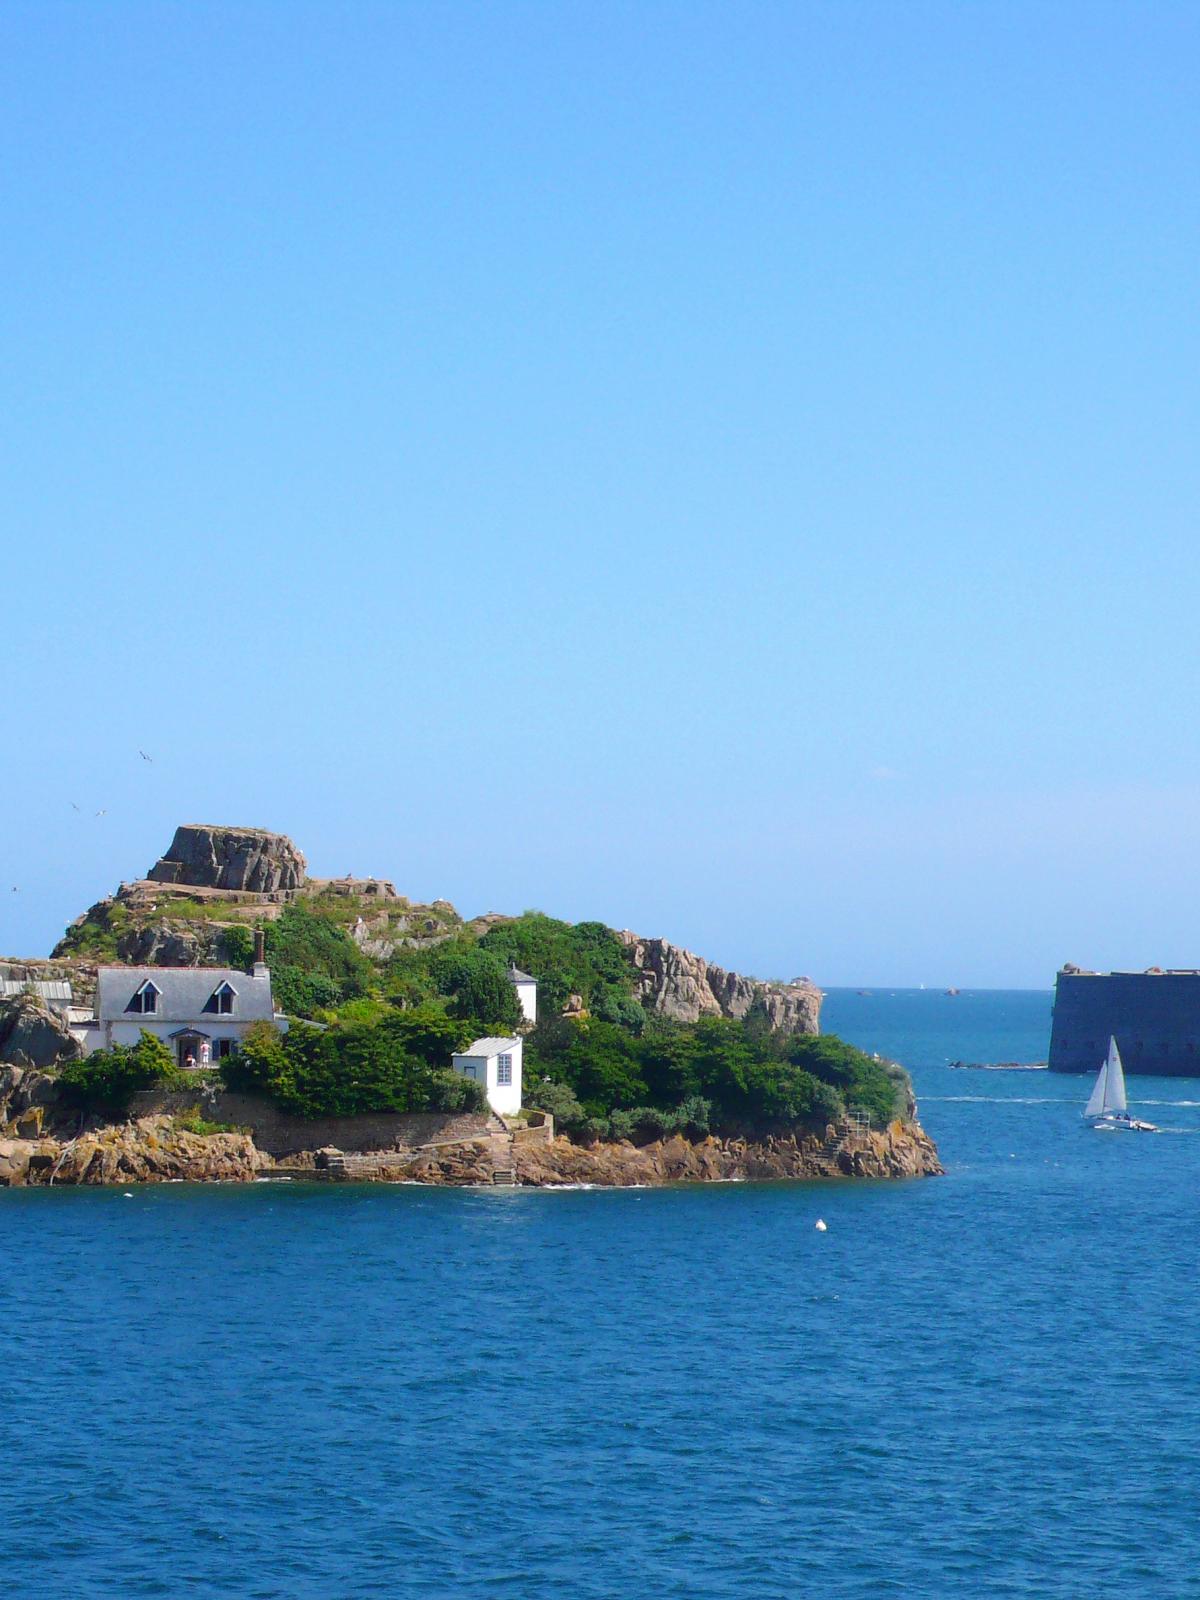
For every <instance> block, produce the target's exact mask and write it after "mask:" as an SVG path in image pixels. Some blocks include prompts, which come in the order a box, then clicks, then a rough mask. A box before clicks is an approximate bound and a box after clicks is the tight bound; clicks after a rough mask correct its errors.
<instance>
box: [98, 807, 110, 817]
mask: <svg viewBox="0 0 1200 1600" xmlns="http://www.w3.org/2000/svg"><path fill="white" fill-rule="evenodd" d="M96 815H97V816H98V817H106V816H107V815H108V807H107V806H105V808H104V810H103V811H97V813H96Z"/></svg>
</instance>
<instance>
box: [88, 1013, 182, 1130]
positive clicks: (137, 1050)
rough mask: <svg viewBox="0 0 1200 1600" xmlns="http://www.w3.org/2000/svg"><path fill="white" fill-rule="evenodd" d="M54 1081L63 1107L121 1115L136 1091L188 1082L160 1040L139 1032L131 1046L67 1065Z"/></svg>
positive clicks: (121, 1046)
mask: <svg viewBox="0 0 1200 1600" xmlns="http://www.w3.org/2000/svg"><path fill="white" fill-rule="evenodd" d="M58 1081H59V1084H60V1086H61V1093H62V1097H63V1100H64V1101H65V1103H66V1104H67V1105H69V1106H73V1107H74V1108H75V1109H77V1110H79V1111H104V1112H107V1113H109V1114H116V1115H121V1114H123V1113H124V1112H125V1111H126V1110H128V1107H129V1102H130V1100H131V1099H132V1098H133V1096H134V1095H135V1094H136V1093H137V1091H138V1090H139V1089H152V1088H154V1087H156V1086H157V1085H164V1086H166V1087H167V1088H174V1087H176V1086H178V1085H179V1084H182V1083H186V1082H188V1081H189V1079H188V1076H187V1074H186V1073H184V1072H181V1071H180V1069H179V1067H178V1066H177V1065H176V1063H175V1058H174V1056H172V1054H171V1052H170V1050H168V1049H167V1047H166V1045H165V1044H163V1042H162V1041H161V1039H156V1038H155V1037H154V1035H153V1034H151V1033H147V1032H146V1030H145V1029H144V1028H143V1029H142V1032H141V1037H140V1038H139V1039H138V1042H137V1043H136V1044H134V1045H114V1046H113V1048H112V1049H111V1050H97V1051H94V1052H93V1054H91V1055H90V1056H84V1057H83V1058H82V1059H81V1060H79V1061H70V1062H68V1063H67V1065H66V1066H65V1067H64V1068H63V1069H62V1071H61V1072H60V1073H59V1076H58Z"/></svg>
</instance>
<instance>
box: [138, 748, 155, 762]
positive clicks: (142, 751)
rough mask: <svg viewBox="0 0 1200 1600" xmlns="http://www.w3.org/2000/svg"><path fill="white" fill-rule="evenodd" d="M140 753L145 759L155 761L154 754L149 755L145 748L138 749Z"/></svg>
mask: <svg viewBox="0 0 1200 1600" xmlns="http://www.w3.org/2000/svg"><path fill="white" fill-rule="evenodd" d="M138 755H140V756H141V758H142V760H143V761H149V762H151V763H153V761H154V757H153V756H148V755H147V754H146V752H145V751H144V750H139V751H138Z"/></svg>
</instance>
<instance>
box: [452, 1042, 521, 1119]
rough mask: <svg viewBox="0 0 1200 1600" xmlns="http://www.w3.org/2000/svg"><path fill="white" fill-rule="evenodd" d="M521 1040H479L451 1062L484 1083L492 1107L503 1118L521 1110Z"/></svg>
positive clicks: (465, 1075)
mask: <svg viewBox="0 0 1200 1600" xmlns="http://www.w3.org/2000/svg"><path fill="white" fill-rule="evenodd" d="M521 1049H522V1045H521V1040H520V1039H476V1040H475V1043H474V1044H470V1045H468V1046H467V1048H466V1049H465V1050H462V1051H460V1052H459V1053H458V1054H457V1055H454V1056H451V1058H450V1062H451V1065H452V1066H453V1068H454V1070H455V1072H461V1073H462V1075H463V1077H465V1078H474V1079H475V1082H476V1083H481V1084H482V1085H483V1088H484V1093H485V1094H486V1095H487V1101H488V1105H490V1106H491V1108H492V1110H493V1111H496V1112H499V1114H500V1115H501V1116H502V1117H511V1116H514V1115H515V1114H516V1113H517V1112H518V1111H520V1109H521Z"/></svg>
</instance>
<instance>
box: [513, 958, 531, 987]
mask: <svg viewBox="0 0 1200 1600" xmlns="http://www.w3.org/2000/svg"><path fill="white" fill-rule="evenodd" d="M508 976H509V978H510V979H511V981H512V982H513V983H536V982H537V979H536V978H535V977H533V975H532V974H531V973H528V972H522V971H521V969H520V967H518V966H517V965H516V964H515V963H514V962H512V961H510V962H509V964H508Z"/></svg>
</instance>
